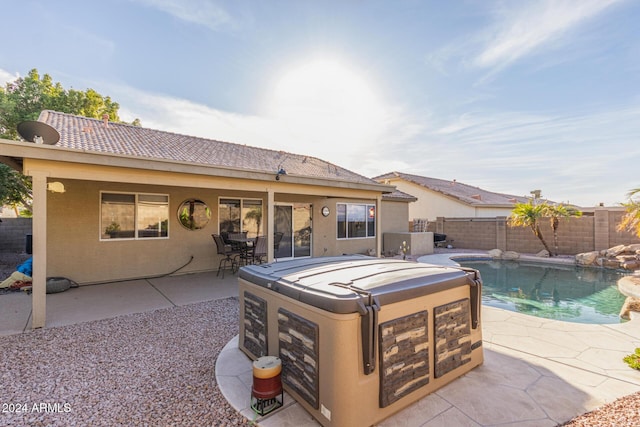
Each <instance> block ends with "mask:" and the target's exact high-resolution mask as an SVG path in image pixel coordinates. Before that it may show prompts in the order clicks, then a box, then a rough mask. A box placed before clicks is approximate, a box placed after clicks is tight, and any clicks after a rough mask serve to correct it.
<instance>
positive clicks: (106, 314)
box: [0, 256, 640, 427]
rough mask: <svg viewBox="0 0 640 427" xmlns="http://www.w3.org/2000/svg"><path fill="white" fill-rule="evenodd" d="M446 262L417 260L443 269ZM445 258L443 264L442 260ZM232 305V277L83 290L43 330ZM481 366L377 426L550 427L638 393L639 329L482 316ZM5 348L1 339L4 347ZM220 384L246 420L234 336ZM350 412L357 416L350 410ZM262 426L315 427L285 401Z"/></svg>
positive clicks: (14, 327) (8, 306)
mask: <svg viewBox="0 0 640 427" xmlns="http://www.w3.org/2000/svg"><path fill="white" fill-rule="evenodd" d="M441 258H442V256H434V258H430V259H427V260H422V261H425V262H426V261H429V262H432V263H445V262H446V261H445V260H444V259H441ZM447 259H448V257H447ZM231 296H238V286H237V275H235V276H234V275H231V274H227V275H225V278H224V279H220V278H218V277H216V275H215V273H200V274H191V275H184V276H171V277H162V278H155V279H144V280H134V281H127V282H118V283H109V284H102V285H94V286H81V287H80V288H75V289H70V290H69V291H66V292H63V293H60V294H50V295H47V327H49V328H50V327H56V326H64V325H70V324H75V323H80V322H88V321H92V320H99V319H105V318H111V317H116V316H121V315H125V314H130V313H140V312H145V311H151V310H156V309H162V308H171V307H174V306H181V305H187V304H192V303H196V302H201V301H209V300H214V299H221V298H227V297H231ZM30 310H31V299H30V296H28V295H26V294H24V293H11V294H6V295H0V322H1V323H0V325H1V326H0V335H9V334H18V333H22V332H23V331H27V332H28V331H29V328H30ZM482 328H483V338H484V350H485V363H484V365H482V366H480V367H479V368H476V369H474V370H473V371H471V372H469V373H468V374H466V375H464V376H463V377H461V378H459V379H457V380H455V381H454V382H452V383H450V384H449V385H447V386H445V387H443V388H441V389H439V390H437V391H436V392H435V393H432V394H431V395H429V396H427V397H425V398H423V399H422V400H420V401H418V402H416V403H414V404H413V405H410V406H409V407H407V408H406V409H404V410H403V411H401V412H400V413H397V414H396V415H394V416H392V417H391V418H389V419H387V420H385V421H383V422H382V423H381V424H380V425H381V426H400V425H402V426H443V425H447V426H449V425H456V426H479V425H507V426H554V425H557V424H558V423H562V422H565V421H567V420H569V419H571V418H573V417H574V416H576V415H579V414H582V413H584V412H588V411H590V410H593V409H595V408H597V407H599V406H601V405H603V404H605V403H608V402H611V401H613V400H615V399H617V398H618V397H621V396H624V395H628V394H631V393H634V392H637V391H640V371H636V370H633V369H630V368H629V367H628V366H627V365H626V364H625V363H623V362H622V358H623V357H624V356H626V355H628V354H630V353H632V352H633V350H634V349H635V348H636V347H640V321H639V320H634V321H631V322H627V323H621V324H613V325H585V324H575V323H567V322H560V321H555V320H547V319H539V318H535V317H531V316H528V315H523V314H519V313H513V312H508V311H504V310H500V309H495V308H490V307H483V310H482ZM0 339H1V338H0ZM215 369H216V379H217V382H218V385H219V387H220V389H221V391H222V393H223V394H224V396H225V397H226V398H227V400H228V401H229V402H230V403H231V405H232V406H233V407H234V408H236V409H237V410H238V411H240V412H241V413H242V414H244V415H245V416H246V417H247V418H248V419H250V420H256V415H255V414H254V413H253V412H252V411H251V409H250V408H249V397H250V387H251V381H252V376H251V361H250V360H249V359H248V358H247V357H246V356H244V354H243V353H241V352H240V351H239V350H238V343H237V337H236V338H235V339H233V340H232V341H230V342H229V343H228V344H227V345H226V347H225V348H224V349H223V350H222V352H221V354H220V356H219V357H218V359H217V361H216V367H215ZM354 410H360V408H357V407H356V406H354ZM256 421H257V422H258V423H259V425H261V426H296V427H301V426H313V425H318V424H317V423H316V421H315V420H314V419H313V418H312V417H311V416H310V415H309V414H308V413H307V412H306V411H304V410H303V409H302V408H301V407H300V406H299V405H298V404H297V403H296V402H295V401H294V400H293V399H292V398H291V397H289V396H288V395H286V394H285V405H284V407H283V408H281V409H279V410H277V411H275V412H273V413H271V414H268V415H267V416H265V417H261V418H257V420H256Z"/></svg>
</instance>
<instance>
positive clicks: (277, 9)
mask: <svg viewBox="0 0 640 427" xmlns="http://www.w3.org/2000/svg"><path fill="white" fill-rule="evenodd" d="M2 6H3V7H2V11H3V17H4V19H3V24H2V26H1V27H0V38H1V39H2V40H3V41H4V43H3V47H2V49H0V84H2V85H4V84H5V83H6V82H7V81H9V80H11V79H14V78H16V77H18V76H24V75H26V73H27V72H28V71H29V70H30V69H32V68H37V69H38V71H39V72H40V73H41V74H43V73H48V74H50V75H51V76H52V78H53V79H54V81H59V82H61V83H62V85H63V86H64V87H65V88H67V89H68V88H75V89H79V90H85V89H87V88H93V89H95V90H97V91H98V92H99V93H101V94H102V95H109V96H111V98H112V99H114V100H116V101H117V102H119V103H120V115H121V118H122V119H123V120H127V121H131V120H133V119H134V118H136V117H137V118H140V120H141V121H142V125H143V126H145V127H150V128H155V129H162V130H168V131H172V132H178V133H184V134H188V135H196V136H203V137H207V138H212V139H218V140H222V141H230V142H236V143H242V144H247V145H253V146H260V147H267V148H272V149H276V150H286V151H290V152H294V153H302V154H308V155H314V156H317V157H320V158H322V159H324V160H327V161H330V162H333V163H336V164H338V165H340V166H344V167H346V168H348V169H351V170H353V171H355V172H358V173H360V174H362V175H365V176H369V177H373V176H376V175H379V174H383V173H386V172H390V171H393V170H398V171H402V172H407V173H413V174H417V175H423V176H429V177H434V178H441V179H451V180H453V179H456V180H457V181H459V182H464V183H466V184H470V185H474V186H478V187H481V188H483V189H486V190H490V191H496V192H503V193H509V194H515V195H529V193H530V191H531V190H534V189H541V190H542V195H543V197H546V198H549V199H551V200H554V201H558V202H570V203H574V204H578V205H581V206H585V207H588V206H594V205H596V204H598V203H600V202H602V203H605V204H606V205H609V206H612V205H616V204H619V203H620V202H624V201H626V200H627V193H628V192H629V190H631V189H633V188H638V187H640V172H639V171H640V167H639V164H640V27H639V26H638V22H640V2H639V1H636V0H627V1H625V0H547V1H544V0H521V1H518V0H506V1H492V0H451V1H440V0H437V1H436V0H434V1H419V0H394V1H391V0H388V1H363V0H360V1H355V0H353V1H350V0H343V1H328V0H327V1H306V0H289V1H217V0H105V1H100V2H98V1H86V0H77V1H76V0H60V1H50V0H42V1H34V0H5V1H3V2H2Z"/></svg>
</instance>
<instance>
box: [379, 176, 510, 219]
mask: <svg viewBox="0 0 640 427" xmlns="http://www.w3.org/2000/svg"><path fill="white" fill-rule="evenodd" d="M390 182H391V184H392V185H395V186H396V188H397V189H398V190H400V191H403V192H405V193H407V194H411V195H412V196H414V197H416V198H417V199H418V200H416V201H415V202H413V203H410V204H409V220H413V219H417V218H420V219H424V218H426V219H428V220H429V221H435V220H436V218H437V217H446V218H457V217H462V218H469V217H477V218H481V217H496V216H508V215H509V214H510V213H511V209H510V208H499V207H474V206H469V205H467V204H465V203H462V202H460V201H458V200H456V199H454V198H451V197H447V196H444V195H442V194H440V193H438V192H436V191H431V190H429V189H427V188H425V187H422V186H421V185H417V184H414V183H411V182H407V181H404V180H401V179H398V180H391V181H390Z"/></svg>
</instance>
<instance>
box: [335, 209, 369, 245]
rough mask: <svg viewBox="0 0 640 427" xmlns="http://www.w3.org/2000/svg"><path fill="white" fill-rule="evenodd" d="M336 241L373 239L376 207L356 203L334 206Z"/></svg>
mask: <svg viewBox="0 0 640 427" xmlns="http://www.w3.org/2000/svg"><path fill="white" fill-rule="evenodd" d="M336 211H337V212H336V218H337V221H338V223H337V230H338V233H337V237H338V239H359V238H366V237H375V235H376V206H375V205H369V204H357V203H338V204H337V205H336Z"/></svg>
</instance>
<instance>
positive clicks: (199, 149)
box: [39, 110, 378, 184]
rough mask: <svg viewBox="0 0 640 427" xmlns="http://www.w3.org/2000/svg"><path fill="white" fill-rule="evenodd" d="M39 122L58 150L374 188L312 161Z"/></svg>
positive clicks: (86, 121) (64, 119)
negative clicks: (55, 137) (51, 132)
mask: <svg viewBox="0 0 640 427" xmlns="http://www.w3.org/2000/svg"><path fill="white" fill-rule="evenodd" d="M39 121H41V122H44V123H46V124H48V125H50V126H52V127H54V128H55V129H56V130H57V131H58V132H59V133H60V141H59V142H58V143H57V144H56V145H57V146H59V147H65V148H70V149H77V150H83V151H89V152H95V153H105V154H116V155H126V156H133V157H140V158H150V159H163V160H172V161H179V162H191V163H197V164H203V165H210V166H219V167H228V168H234V169H243V170H249V171H257V172H267V173H269V172H273V173H274V174H275V173H276V172H277V171H278V170H279V169H280V168H282V169H284V170H285V171H286V172H287V174H289V175H295V176H304V177H310V178H322V179H334V180H339V181H346V182H354V183H362V184H378V182H376V181H374V180H372V179H370V178H367V177H365V176H362V175H359V174H357V173H355V172H351V171H349V170H347V169H344V168H342V167H340V166H336V165H334V164H332V163H329V162H326V161H324V160H320V159H318V158H316V157H311V156H305V155H300V154H293V153H288V152H285V151H276V150H269V149H266V148H258V147H251V146H247V145H242V144H235V143H230V142H222V141H216V140H212V139H206V138H199V137H195V136H187V135H180V134H177V133H171V132H165V131H160V130H155V129H148V128H143V127H139V126H133V125H129V124H124V123H115V122H109V123H108V124H107V125H106V126H105V124H104V122H103V121H102V120H98V119H91V118H87V117H82V116H75V115H71V114H66V113H59V112H57V111H50V110H45V111H43V112H42V113H41V114H40V118H39Z"/></svg>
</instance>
